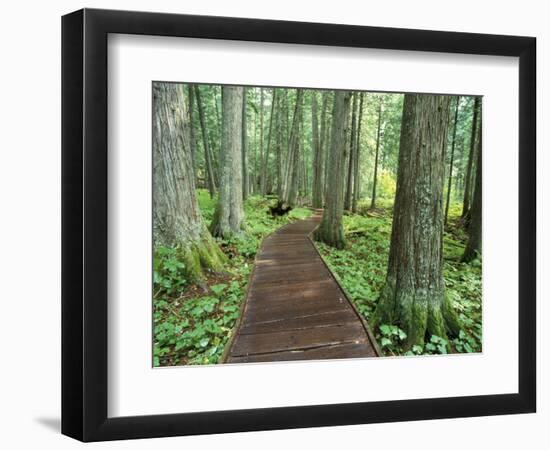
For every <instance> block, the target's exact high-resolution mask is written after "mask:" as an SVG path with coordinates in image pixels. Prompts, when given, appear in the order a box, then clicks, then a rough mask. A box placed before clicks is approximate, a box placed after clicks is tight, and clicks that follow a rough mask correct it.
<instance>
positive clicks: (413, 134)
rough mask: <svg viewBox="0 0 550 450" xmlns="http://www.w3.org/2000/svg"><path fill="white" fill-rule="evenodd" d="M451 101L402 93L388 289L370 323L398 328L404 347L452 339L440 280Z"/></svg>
mask: <svg viewBox="0 0 550 450" xmlns="http://www.w3.org/2000/svg"><path fill="white" fill-rule="evenodd" d="M450 99H451V97H449V96H443V95H424V94H423V95H414V94H405V101H404V107H403V119H402V125H401V141H400V150H399V168H398V178H397V193H396V198H395V205H394V213H393V225H392V235H391V244H390V256H389V262H388V272H387V276H386V284H385V286H384V287H383V289H382V292H381V294H380V297H379V299H378V305H377V307H376V310H375V313H374V316H373V319H372V322H373V325H374V326H378V325H380V324H394V323H396V324H398V325H399V326H400V327H401V328H402V329H403V330H404V331H405V332H406V333H407V341H406V345H405V347H406V348H411V347H412V346H413V345H424V343H425V340H426V338H428V337H429V336H430V335H437V336H439V337H443V338H445V337H446V336H447V333H450V334H453V335H454V334H456V333H458V331H459V328H460V327H459V323H458V320H457V317H456V313H455V312H454V311H453V309H452V306H451V305H450V302H449V301H448V300H447V298H446V295H445V283H444V280H443V254H442V253H443V185H444V172H445V163H444V161H445V158H444V154H445V144H446V142H447V128H448V117H449V106H450Z"/></svg>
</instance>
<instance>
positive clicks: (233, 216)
mask: <svg viewBox="0 0 550 450" xmlns="http://www.w3.org/2000/svg"><path fill="white" fill-rule="evenodd" d="M242 107H243V88H242V87H232V86H223V87H222V143H221V152H220V160H221V161H220V162H221V176H220V195H219V199H218V204H217V205H216V210H215V212H214V217H213V219H212V224H211V225H210V229H211V231H212V235H214V236H216V237H221V238H228V237H231V236H233V235H235V234H240V233H241V232H242V230H243V226H244V223H243V221H244V210H243V190H242V186H243V184H242V183H243V180H242V156H241V155H242V150H241V146H242V129H243V124H242V119H243V112H242Z"/></svg>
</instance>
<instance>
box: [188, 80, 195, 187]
mask: <svg viewBox="0 0 550 450" xmlns="http://www.w3.org/2000/svg"><path fill="white" fill-rule="evenodd" d="M194 98H195V95H194V89H193V85H192V84H190V85H188V102H189V143H190V145H191V161H192V167H193V177H194V178H195V183H196V181H197V178H196V173H197V168H196V166H197V140H196V137H195V118H194V109H195V105H194V103H195V100H194Z"/></svg>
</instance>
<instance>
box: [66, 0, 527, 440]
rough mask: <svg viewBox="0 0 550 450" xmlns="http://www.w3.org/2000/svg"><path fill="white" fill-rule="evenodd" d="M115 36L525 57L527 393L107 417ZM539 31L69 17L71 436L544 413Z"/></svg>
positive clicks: (522, 245) (523, 332) (522, 221)
mask: <svg viewBox="0 0 550 450" xmlns="http://www.w3.org/2000/svg"><path fill="white" fill-rule="evenodd" d="M109 33H122V34H136V35H151V36H178V37H192V38H208V39H225V40H228V39H229V40H239V41H259V42H277V43H288V44H309V45H326V46H343V47H368V48H377V49H391V50H413V51H428V52H444V53H463V54H476V55H499V56H515V57H519V105H518V107H519V142H518V152H519V153H518V154H519V169H518V170H519V261H518V262H519V292H518V302H519V309H518V312H519V317H518V327H519V386H518V392H517V393H511V394H500V395H481V396H470V397H452V398H430V399H420V400H400V401H379V402H367V403H347V404H337V405H312V406H299V407H298V406H290V407H278V408H263V409H247V410H233V411H211V412H199V413H182V414H167V415H152V416H151V415H147V416H134V417H117V418H108V417H107V398H108V397H107V394H108V383H107V245H108V244H107V192H108V185H107V95H108V92H107V36H108V34H109ZM535 91H536V39H535V38H533V37H518V36H503V35H488V34H472V33H457V32H440V31H423V30H410V29H395V28H377V27H363V26H350V25H334V24H320V23H301V22H285V21H274V20H257V19H243V18H227V17H208V16H191V15H175V14H158V13H146V12H129V11H109V10H96V9H83V10H80V11H76V12H73V13H71V14H68V15H66V16H63V18H62V433H63V434H66V435H68V436H71V437H73V438H76V439H79V440H82V441H102V440H113V439H130V438H148V437H160V436H177V435H191V434H211V433H227V432H238V431H253V430H273V429H283V428H299V427H319V426H329V425H348V424H361V423H377V422H397V421H407V420H424V419H437V418H454V417H467V416H487V415H497V414H515V413H530V412H535V408H536V339H535V337H536V320H535V319H536V309H535V306H536V249H535V246H536V154H535V147H536V145H535V144H536V141H535V139H536V104H535V100H536V99H535Z"/></svg>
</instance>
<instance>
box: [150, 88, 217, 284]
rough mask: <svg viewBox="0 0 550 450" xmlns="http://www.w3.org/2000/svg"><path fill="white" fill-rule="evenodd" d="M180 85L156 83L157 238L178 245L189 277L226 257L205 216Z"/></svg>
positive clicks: (197, 277) (198, 277)
mask: <svg viewBox="0 0 550 450" xmlns="http://www.w3.org/2000/svg"><path fill="white" fill-rule="evenodd" d="M187 105H188V104H187V102H186V99H185V88H184V85H182V84H175V83H154V84H153V114H154V115H153V217H154V220H153V237H154V242H155V245H165V246H171V247H176V248H177V249H178V255H179V257H180V258H181V260H182V261H183V263H184V264H185V270H186V272H187V277H188V278H189V279H190V280H192V281H195V282H200V281H201V280H202V279H203V271H204V270H209V269H211V270H214V271H220V270H222V268H223V263H224V262H225V256H224V254H223V253H222V252H221V250H220V249H219V247H218V246H217V245H216V243H215V242H214V240H213V239H212V236H211V235H210V233H209V232H208V230H207V228H206V225H205V224H204V223H203V221H202V217H201V213H200V210H199V207H198V204H197V199H196V195H195V180H194V177H193V176H191V174H192V160H191V142H190V136H189V134H190V129H189V122H188V117H189V116H188V113H187Z"/></svg>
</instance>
